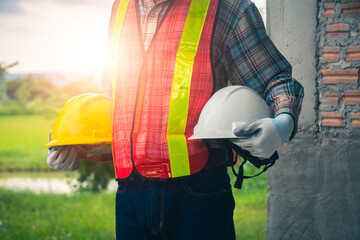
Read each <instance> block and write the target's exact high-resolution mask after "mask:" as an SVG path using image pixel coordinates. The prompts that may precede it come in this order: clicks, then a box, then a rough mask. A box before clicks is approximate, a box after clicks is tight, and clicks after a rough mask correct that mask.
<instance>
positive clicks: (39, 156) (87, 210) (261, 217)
mask: <svg viewBox="0 0 360 240" xmlns="http://www.w3.org/2000/svg"><path fill="white" fill-rule="evenodd" d="M54 121H55V117H51V118H46V117H44V116H36V115H28V116H26V115H24V116H0V171H3V172H2V173H1V176H0V177H11V173H5V172H4V171H9V170H21V171H29V170H51V169H52V168H51V167H49V166H48V165H47V164H46V156H47V149H46V148H44V147H43V145H44V144H45V143H46V141H47V136H48V133H49V132H50V131H51V129H52V126H53V123H54ZM257 171H258V170H256V169H254V168H251V167H249V166H247V167H246V168H245V174H246V175H252V174H255V173H256V172H257ZM229 173H231V171H229ZM55 174H56V173H55V172H52V173H48V175H47V176H48V177H54V176H55ZM30 175H31V174H30ZM60 175H62V173H61V174H60ZM230 175H231V177H232V180H231V183H232V184H234V182H235V178H234V176H233V175H232V174H230ZM24 176H25V175H24ZM56 177H59V176H57V175H56ZM233 194H234V198H235V202H236V208H235V213H234V222H235V230H236V235H237V239H238V240H239V239H252V240H263V239H266V197H267V180H266V174H262V175H261V176H259V177H256V178H255V179H251V180H245V181H244V184H243V189H242V190H238V189H234V191H233ZM114 201H115V194H106V193H101V194H88V193H86V194H77V195H74V196H73V195H70V196H66V195H54V194H41V195H37V194H33V193H30V192H12V191H8V190H1V189H0V239H51V240H54V239H114V237H115V233H114V224H115V218H114V209H115V208H114Z"/></svg>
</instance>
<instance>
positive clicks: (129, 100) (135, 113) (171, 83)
mask: <svg viewBox="0 0 360 240" xmlns="http://www.w3.org/2000/svg"><path fill="white" fill-rule="evenodd" d="M217 5H218V0H196V1H194V0H193V1H192V0H176V1H173V3H172V5H171V7H169V9H168V10H167V11H168V12H167V14H166V15H165V17H164V19H163V20H162V22H161V23H160V25H159V27H158V29H157V32H156V33H155V35H154V37H153V39H152V42H151V44H150V46H149V48H148V50H147V51H146V52H145V50H144V44H143V40H142V34H141V28H140V23H139V19H138V15H137V12H136V4H135V0H121V1H115V3H114V6H113V14H112V18H111V19H112V20H111V22H112V24H110V33H111V41H112V54H113V56H112V57H113V74H112V75H113V104H114V111H113V158H114V164H115V172H116V178H118V179H119V178H120V179H121V178H126V177H128V176H129V175H130V173H131V172H132V171H133V170H136V171H137V172H138V173H140V174H141V175H142V176H144V177H148V178H161V179H167V178H176V177H183V176H188V175H191V174H194V173H197V172H199V171H200V170H202V169H203V168H204V167H205V165H206V163H207V160H208V157H209V152H208V149H207V147H206V145H205V143H204V142H203V141H198V140H192V141H191V140H188V138H189V137H190V136H191V135H192V134H193V129H194V127H195V125H196V123H197V120H198V117H199V115H200V112H201V110H202V108H203V106H204V105H205V103H206V102H207V101H208V99H209V98H210V97H211V94H212V91H213V76H212V69H211V63H210V42H211V36H212V30H213V25H214V21H215V15H216V10H217Z"/></svg>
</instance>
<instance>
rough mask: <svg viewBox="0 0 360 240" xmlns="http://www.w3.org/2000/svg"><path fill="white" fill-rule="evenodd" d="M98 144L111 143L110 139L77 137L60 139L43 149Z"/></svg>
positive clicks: (49, 143)
mask: <svg viewBox="0 0 360 240" xmlns="http://www.w3.org/2000/svg"><path fill="white" fill-rule="evenodd" d="M100 143H112V139H111V138H98V139H94V138H90V137H82V138H81V137H78V138H76V139H75V138H62V139H61V140H53V141H50V142H48V143H47V144H45V145H44V147H55V146H65V145H83V144H100Z"/></svg>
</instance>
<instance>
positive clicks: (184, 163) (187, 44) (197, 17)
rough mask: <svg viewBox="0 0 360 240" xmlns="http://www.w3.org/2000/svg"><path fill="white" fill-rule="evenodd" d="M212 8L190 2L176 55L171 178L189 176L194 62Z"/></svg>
mask: <svg viewBox="0 0 360 240" xmlns="http://www.w3.org/2000/svg"><path fill="white" fill-rule="evenodd" d="M209 5H210V0H196V1H191V4H190V8H189V12H188V15H187V17H186V22H185V26H184V31H183V34H182V36H181V40H180V44H179V48H178V52H177V54H176V62H175V71H174V78H173V82H172V87H171V97H170V106H169V118H168V119H169V120H168V127H167V140H168V147H169V155H170V164H171V175H172V177H173V178H174V177H181V176H186V175H190V164H189V156H188V150H187V143H186V137H185V129H186V123H187V116H188V108H189V96H190V85H191V77H192V71H193V66H194V60H195V55H196V52H197V49H198V45H199V42H200V37H201V33H202V30H203V27H204V23H205V19H206V15H207V11H208V8H209Z"/></svg>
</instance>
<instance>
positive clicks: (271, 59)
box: [226, 3, 304, 139]
mask: <svg viewBox="0 0 360 240" xmlns="http://www.w3.org/2000/svg"><path fill="white" fill-rule="evenodd" d="M226 48H227V49H226V55H227V59H228V63H229V68H228V70H227V77H228V78H229V80H230V82H231V83H232V84H234V85H244V86H247V87H250V88H252V89H254V90H255V91H257V92H258V93H259V94H260V95H261V96H262V97H263V98H264V99H265V101H266V102H267V104H268V105H269V106H270V107H271V109H272V110H273V112H274V116H277V115H279V114H281V113H288V114H290V115H291V116H292V117H293V119H294V123H295V127H294V131H293V133H292V135H291V139H292V138H293V137H294V136H295V134H296V132H297V122H298V116H299V114H300V110H301V105H302V100H303V97H304V89H303V87H302V85H301V84H300V83H299V82H298V81H297V80H295V79H294V78H292V75H291V74H292V67H291V65H290V63H289V62H288V61H287V60H286V59H285V57H284V56H283V55H282V54H281V53H280V52H279V51H278V49H277V48H276V47H275V45H274V44H273V42H272V41H271V40H270V38H269V36H268V35H267V34H266V31H265V27H264V23H263V21H262V18H261V15H260V13H259V11H258V9H257V8H256V6H255V5H254V4H253V3H252V4H250V5H249V6H248V7H247V9H246V11H245V12H244V14H243V15H242V16H241V18H240V19H239V21H238V23H237V25H236V26H235V27H234V29H233V31H232V32H231V34H230V37H229V38H228V41H227V44H226Z"/></svg>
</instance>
